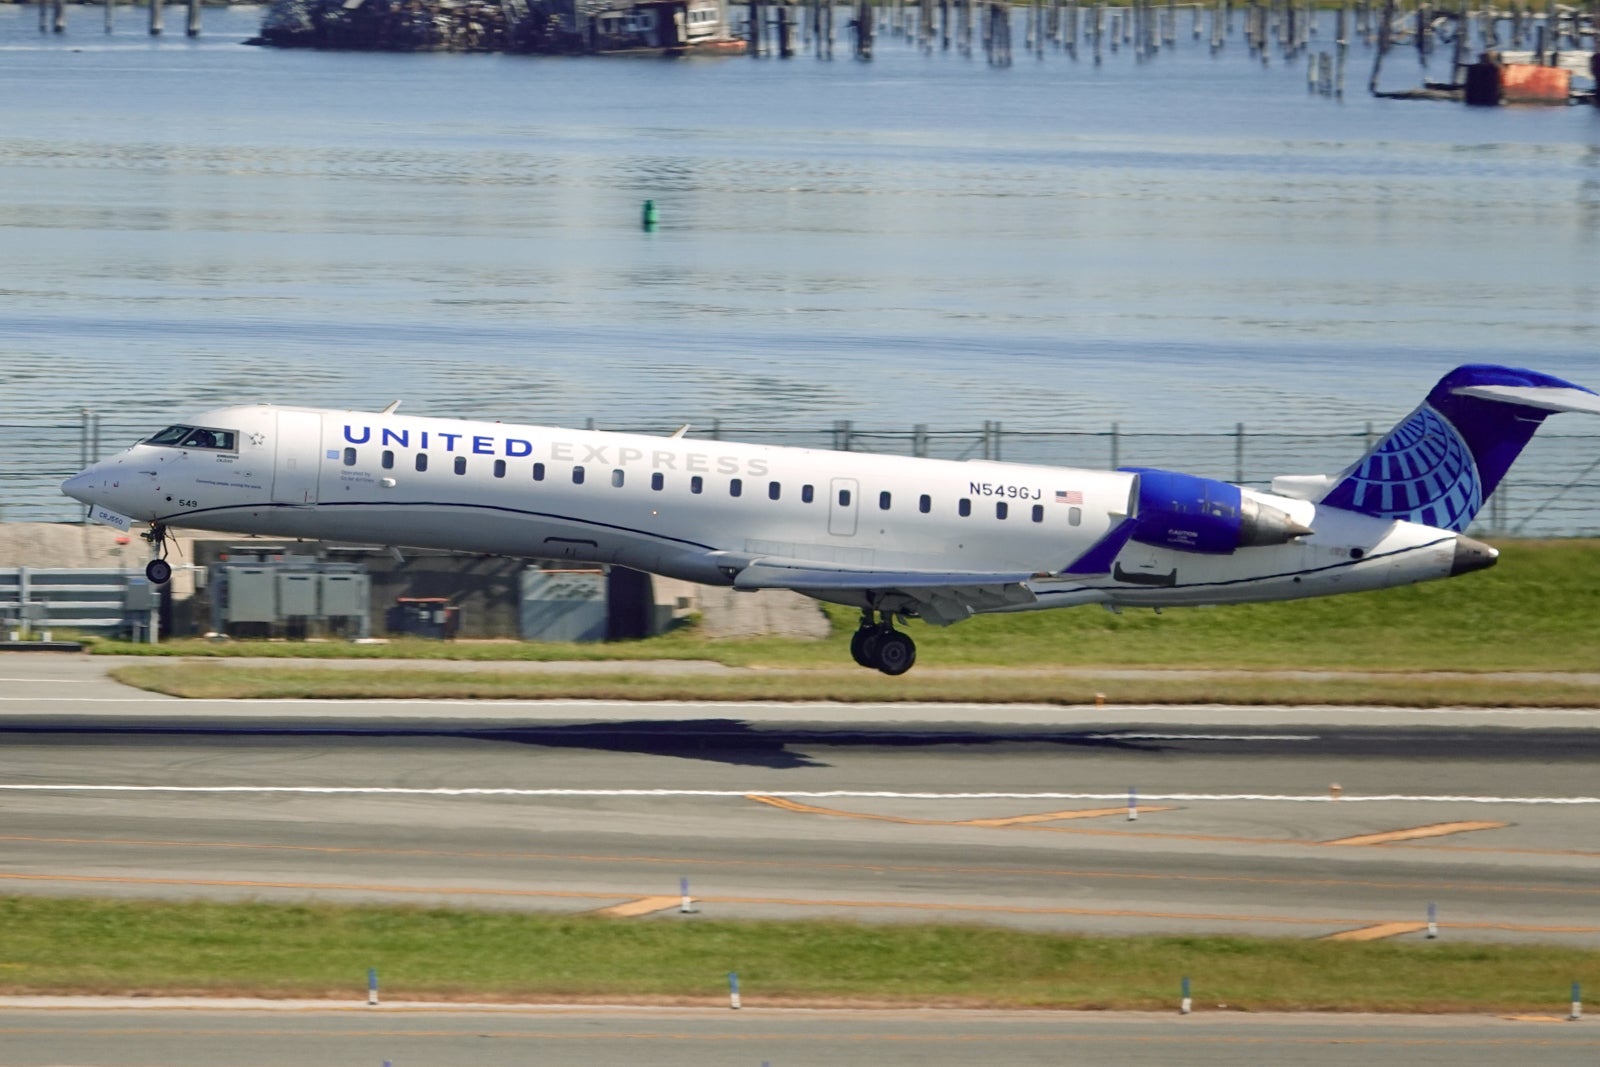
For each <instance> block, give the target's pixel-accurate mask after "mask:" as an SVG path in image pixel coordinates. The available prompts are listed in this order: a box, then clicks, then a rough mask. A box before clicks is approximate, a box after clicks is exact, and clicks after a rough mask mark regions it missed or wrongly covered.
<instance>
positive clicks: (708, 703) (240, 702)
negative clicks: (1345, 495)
mask: <svg viewBox="0 0 1600 1067" xmlns="http://www.w3.org/2000/svg"><path fill="white" fill-rule="evenodd" d="M30 680H31V679H30ZM0 703H17V704H48V703H67V704H167V705H175V706H177V707H184V708H191V709H193V708H200V707H208V706H210V707H214V706H219V705H220V706H226V707H239V708H251V707H271V706H275V705H281V704H299V705H305V706H308V707H311V706H316V707H324V706H331V707H346V708H357V707H368V706H373V705H378V706H385V707H390V706H392V707H476V708H483V709H486V710H492V709H494V708H547V709H548V708H617V707H623V706H626V707H637V708H729V709H748V708H762V709H769V710H773V711H804V710H806V709H818V710H827V711H841V710H860V709H862V708H878V709H881V708H885V707H892V708H894V709H895V710H896V711H905V712H916V713H919V714H921V713H926V714H927V715H928V716H929V717H931V718H935V719H937V718H948V717H949V716H950V714H951V713H952V712H963V713H965V712H974V711H982V712H991V713H992V712H995V711H1008V710H1009V711H1018V712H1022V711H1025V712H1030V713H1039V712H1057V713H1060V712H1074V713H1077V712H1083V711H1094V712H1097V713H1099V714H1101V715H1102V716H1112V717H1115V716H1117V715H1127V714H1130V713H1135V712H1137V713H1139V714H1146V713H1158V712H1174V711H1177V712H1229V713H1231V712H1250V713H1255V712H1261V711H1263V710H1264V709H1263V707H1262V706H1261V705H1256V704H1111V705H1107V706H1105V707H1096V706H1094V705H1091V704H970V703H963V704H955V703H951V704H943V703H935V704H928V703H919V702H914V701H893V702H890V703H887V704H885V703H881V702H880V703H875V702H872V701H863V702H861V703H846V702H841V701H772V700H766V701H763V700H598V699H582V700H573V699H565V698H561V699H550V700H497V699H479V700H474V699H459V700H434V699H427V698H403V697H337V698H334V697H250V698H242V697H170V696H144V697H123V696H116V697H47V696H39V697H18V696H0ZM1278 710H1280V711H1287V712H1290V713H1293V714H1304V713H1311V712H1318V713H1320V712H1339V713H1347V714H1349V713H1356V714H1373V715H1394V716H1404V715H1481V716H1486V717H1487V716H1507V717H1510V718H1517V717H1521V716H1526V715H1528V714H1548V715H1557V716H1572V717H1577V718H1600V707H1596V708H1511V707H1492V708H1485V707H1467V706H1450V707H1438V708H1404V707H1378V706H1373V705H1366V704H1292V705H1286V706H1285V707H1284V708H1282V709H1278Z"/></svg>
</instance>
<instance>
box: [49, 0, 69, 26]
mask: <svg viewBox="0 0 1600 1067" xmlns="http://www.w3.org/2000/svg"><path fill="white" fill-rule="evenodd" d="M50 9H51V10H50V28H51V29H52V30H54V31H55V32H56V33H66V32H67V5H66V0H51V2H50Z"/></svg>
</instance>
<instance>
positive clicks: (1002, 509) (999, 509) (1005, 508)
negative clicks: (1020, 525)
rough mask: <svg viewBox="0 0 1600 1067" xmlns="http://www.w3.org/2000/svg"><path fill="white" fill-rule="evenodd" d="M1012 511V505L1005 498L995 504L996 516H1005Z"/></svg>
mask: <svg viewBox="0 0 1600 1067" xmlns="http://www.w3.org/2000/svg"><path fill="white" fill-rule="evenodd" d="M1010 512H1011V505H1009V504H1007V503H1006V502H1005V501H1004V500H1002V501H1000V502H999V503H998V504H996V505H995V506H994V517H995V518H997V519H1003V518H1005V517H1006V515H1008V514H1010Z"/></svg>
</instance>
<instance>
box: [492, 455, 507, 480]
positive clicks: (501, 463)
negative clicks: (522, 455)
mask: <svg viewBox="0 0 1600 1067" xmlns="http://www.w3.org/2000/svg"><path fill="white" fill-rule="evenodd" d="M494 476H495V477H496V478H504V477H505V476H506V461H505V460H503V459H497V460H495V461H494Z"/></svg>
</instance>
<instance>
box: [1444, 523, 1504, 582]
mask: <svg viewBox="0 0 1600 1067" xmlns="http://www.w3.org/2000/svg"><path fill="white" fill-rule="evenodd" d="M1499 558H1500V550H1499V549H1497V548H1490V547H1489V546H1488V545H1486V544H1484V543H1483V542H1482V541H1474V540H1473V539H1472V538H1470V537H1462V536H1460V535H1459V534H1458V535H1457V536H1456V555H1455V559H1454V560H1452V561H1451V563H1450V577H1452V578H1454V577H1455V576H1456V575H1458V574H1466V573H1467V572H1468V571H1481V570H1483V569H1484V568H1485V567H1493V566H1494V561H1495V560H1497V559H1499Z"/></svg>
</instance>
